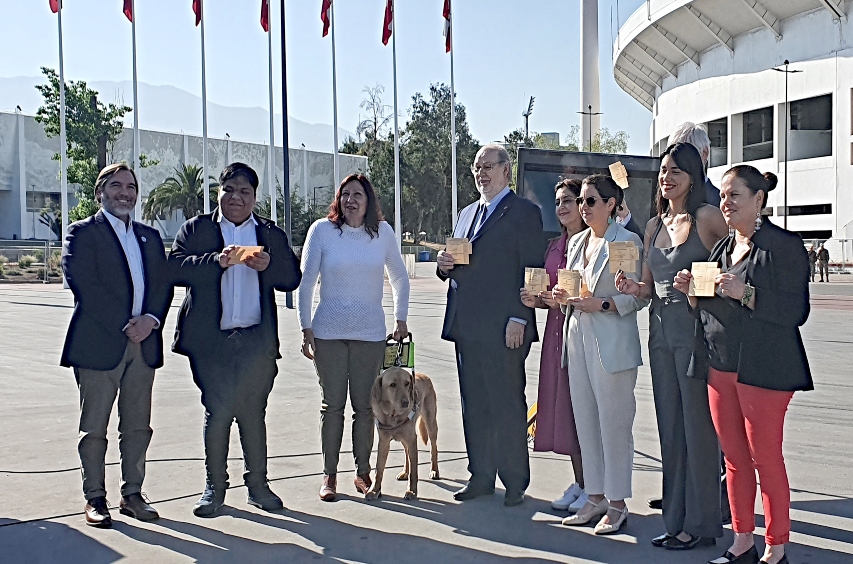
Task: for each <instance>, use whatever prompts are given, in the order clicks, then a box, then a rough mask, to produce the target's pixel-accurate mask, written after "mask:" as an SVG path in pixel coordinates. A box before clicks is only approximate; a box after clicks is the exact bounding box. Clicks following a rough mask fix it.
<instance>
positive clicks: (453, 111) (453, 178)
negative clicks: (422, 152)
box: [450, 4, 459, 229]
mask: <svg viewBox="0 0 853 564" xmlns="http://www.w3.org/2000/svg"><path fill="white" fill-rule="evenodd" d="M453 43H454V41H453V6H452V4H451V8H450V140H451V141H450V176H451V184H452V191H451V196H450V201H451V206H452V208H453V213H452V214H451V221H452V226H453V229H456V216H457V214H458V209H459V198H458V195H457V194H458V191H457V185H456V85H455V83H454V81H453Z"/></svg>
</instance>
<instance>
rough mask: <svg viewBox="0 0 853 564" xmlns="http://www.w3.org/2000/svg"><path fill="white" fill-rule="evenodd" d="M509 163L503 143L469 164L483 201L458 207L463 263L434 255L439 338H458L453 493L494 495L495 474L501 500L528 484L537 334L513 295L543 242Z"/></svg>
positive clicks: (537, 260) (538, 259)
mask: <svg viewBox="0 0 853 564" xmlns="http://www.w3.org/2000/svg"><path fill="white" fill-rule="evenodd" d="M511 170H512V166H511V164H510V161H509V155H508V154H507V152H506V150H505V149H504V148H503V147H501V146H500V145H486V146H484V147H482V148H481V149H480V150H479V152H478V153H477V157H476V160H475V161H474V166H473V167H472V171H473V173H474V176H475V180H476V182H477V188H478V190H479V192H480V195H481V198H480V199H479V200H478V201H476V202H474V203H472V204H471V205H469V206H468V207H466V208H465V209H463V210H462V212H461V213H460V214H459V218H458V221H457V222H456V229H455V231H454V233H453V236H454V237H468V239H469V240H470V242H471V245H472V249H473V253H472V255H471V256H470V258H469V264H467V265H456V266H454V264H453V262H454V261H453V256H452V255H450V254H449V253H447V252H445V251H442V252H441V253H439V255H438V276H439V278H441V279H442V280H447V279H450V283H449V288H448V292H447V310H446V312H445V316H444V327H443V329H442V335H441V337H442V339H445V340H449V341H453V342H454V343H455V345H456V365H457V369H458V372H459V387H460V391H461V395H462V423H463V426H464V430H465V446H466V449H467V451H468V471H469V472H470V474H471V477H470V480H469V482H468V484H467V485H466V486H465V487H463V488H462V489H461V490H459V491H457V492H456V493H455V494H454V498H455V499H457V500H458V501H465V500H468V499H472V498H475V497H477V496H480V495H488V494H491V493H492V492H493V491H494V489H495V475H496V474H497V476H499V477H500V479H501V482H503V484H504V487H505V488H506V494H505V497H504V505H507V506H513V505H518V504H520V503H521V502H522V501H524V490H525V489H527V486H528V484H529V483H530V465H529V460H528V455H527V403H526V400H525V396H524V388H525V385H526V380H527V379H526V375H525V372H524V360H525V359H526V358H527V353H528V352H529V351H530V344H531V343H532V342H533V341H537V340H538V339H539V335H538V332H537V330H536V317H535V314H534V312H533V310H532V309H530V308H528V307H526V306H525V305H524V304H522V303H521V297H520V294H519V292H520V290H521V288H522V287H523V286H524V269H525V267H528V266H530V267H542V263H543V258H542V257H543V254H544V253H543V249H544V247H545V245H544V235H543V231H542V215H541V213H540V210H539V208H538V207H536V205H534V204H533V203H531V202H530V201H528V200H525V199H523V198H519V197H518V196H516V195H515V193H514V192H512V191H511V190H510V189H509V178H510V174H511Z"/></svg>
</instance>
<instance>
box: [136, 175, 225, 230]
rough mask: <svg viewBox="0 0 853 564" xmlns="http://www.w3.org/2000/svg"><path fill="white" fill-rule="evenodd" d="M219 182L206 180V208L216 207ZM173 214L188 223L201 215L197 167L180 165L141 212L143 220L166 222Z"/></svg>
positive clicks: (201, 193)
mask: <svg viewBox="0 0 853 564" xmlns="http://www.w3.org/2000/svg"><path fill="white" fill-rule="evenodd" d="M218 187H219V182H217V181H216V179H215V178H213V177H212V176H211V177H210V207H211V209H212V208H215V207H216V206H217V205H218V199H217V193H216V188H218ZM176 210H180V211H182V212H183V214H184V219H190V218H192V217H195V216H197V215H198V214H200V213H202V212H203V211H204V170H203V169H202V167H200V166H198V165H186V164H181V165H180V166H177V167H175V174H173V175H172V176H170V177H168V178H167V179H166V180H164V181H163V182H162V183H160V185H159V186H157V187H156V188H154V189H153V190H151V192H150V193H149V194H148V201H146V202H145V206H144V207H143V209H142V218H143V219H146V220H149V221H150V220H153V219H167V218H169V217H170V216H171V215H172V213H173V212H174V211H176Z"/></svg>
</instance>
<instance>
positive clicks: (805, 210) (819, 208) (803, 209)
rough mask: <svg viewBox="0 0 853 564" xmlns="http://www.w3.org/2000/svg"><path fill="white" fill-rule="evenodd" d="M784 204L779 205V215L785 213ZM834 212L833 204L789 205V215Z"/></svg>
mask: <svg viewBox="0 0 853 564" xmlns="http://www.w3.org/2000/svg"><path fill="white" fill-rule="evenodd" d="M784 210H785V207H784V206H778V207H777V210H776V211H777V212H778V213H779V215H784V214H783V213H782V212H783V211H784ZM830 213H832V204H811V205H807V206H788V215H826V214H830Z"/></svg>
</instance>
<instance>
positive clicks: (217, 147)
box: [0, 112, 367, 239]
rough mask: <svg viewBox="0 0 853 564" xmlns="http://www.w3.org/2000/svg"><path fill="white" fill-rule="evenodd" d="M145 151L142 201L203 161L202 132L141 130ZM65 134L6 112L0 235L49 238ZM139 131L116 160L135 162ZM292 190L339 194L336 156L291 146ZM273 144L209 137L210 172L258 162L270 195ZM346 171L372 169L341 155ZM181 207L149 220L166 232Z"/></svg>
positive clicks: (125, 136) (122, 144)
mask: <svg viewBox="0 0 853 564" xmlns="http://www.w3.org/2000/svg"><path fill="white" fill-rule="evenodd" d="M139 137H140V144H141V148H142V153H143V154H144V155H145V156H146V157H148V158H149V159H152V160H156V161H158V163H157V164H156V165H154V166H151V167H147V168H144V169H142V171H140V172H139V173H138V177H139V183H140V187H141V190H140V197H141V198H142V202H143V203H144V202H145V201H146V200H147V198H148V193H149V192H150V191H151V190H152V189H153V188H155V187H156V186H157V185H159V184H160V183H161V182H163V181H164V180H165V179H166V178H167V177H169V176H172V175H174V173H175V167H177V166H179V165H181V164H195V165H201V161H202V139H201V137H198V136H193V135H185V134H182V133H166V132H162V131H149V130H142V131H140V132H139ZM57 152H59V138H58V137H52V138H48V137H47V136H46V135H45V132H44V128H43V127H42V125H41V124H39V123H38V122H37V121H36V120H35V118H34V117H33V116H26V115H23V114H20V113H17V114H16V113H8V112H0V239H13V238H14V239H50V238H53V235H52V234H51V232H50V229H49V228H48V227H47V226H46V225H43V224H42V223H41V222H39V212H40V211H41V210H42V209H43V208H44V207H46V206H47V205H49V204H50V203H51V202H53V203H54V204H57V205H58V204H59V200H60V193H61V190H60V186H59V162H58V161H56V160H54V159H53V156H54V155H55V154H56V153H57ZM132 152H133V132H132V130H130V129H125V130H124V131H123V132H122V134H121V135H120V136H119V138H118V139H117V140H116V143H115V145H114V146H113V147H112V152H111V154H110V155H109V160H110V161H111V162H119V161H125V162H131V161H132V160H133V157H132ZM288 154H289V156H290V183H289V184H290V189H291V191H293V192H295V193H298V194H299V196H301V197H302V198H303V200H305V201H306V205H317V206H326V205H328V204H329V202H330V201H331V199H332V196H333V194H334V189H333V186H332V185H333V184H334V180H333V178H334V172H333V170H334V168H333V159H334V157H333V155H332V154H331V153H321V152H317V151H306V150H304V149H293V148H291V149H290V150H289V152H288ZM268 155H269V151H268V145H262V144H258V143H244V142H241V141H236V140H232V139H208V158H209V162H210V166H209V167H208V168H209V170H210V171H211V172H210V175H212V176H213V177H217V176H219V172H220V171H221V170H222V169H223V168H225V166H226V165H227V164H228V163H231V162H234V161H241V162H244V163H246V164H248V165H249V166H251V167H252V168H254V169H255V170H256V171H257V173H258V177H259V178H260V182H261V184H260V186H259V188H258V198H259V199H260V198H261V197H264V196H265V197H266V198H269V193H270V178H269V174H268V173H267V170H268V168H267V158H268ZM275 160H276V163H275V177H276V180H277V181H278V182H279V183H281V178H282V174H283V166H284V151H283V150H282V148H281V147H276V155H275ZM340 165H341V178H343V177H344V176H346V175H347V174H350V173H352V172H364V171H366V170H367V157H361V156H356V155H340ZM77 188H78V186H76V185H72V184H69V186H68V203H69V206H68V207H69V208H71V207H73V206H74V205H76V203H77V198H76V195H75V193H76V190H77ZM183 221H184V218H183V214H182V213H181V212H180V211H176V212H174V213H173V214H172V217H171V218H170V219H168V220H166V221H160V220H157V221H154V222H146V223H151V224H152V225H154V226H155V227H157V228H158V229H159V230H160V232H161V233H162V234H163V235H164V236H165V237H168V238H171V237H173V236H174V235H175V233H176V232H177V230H178V228H179V227H180V226H181V224H182V223H183Z"/></svg>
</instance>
